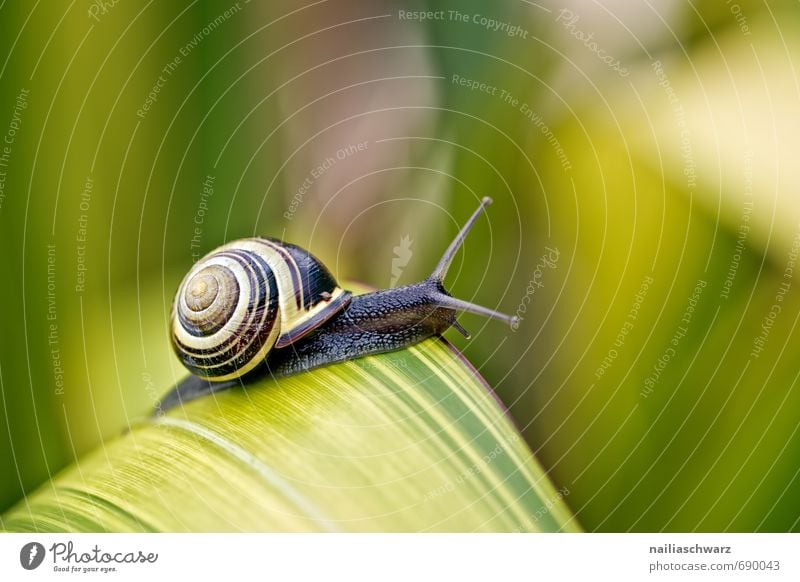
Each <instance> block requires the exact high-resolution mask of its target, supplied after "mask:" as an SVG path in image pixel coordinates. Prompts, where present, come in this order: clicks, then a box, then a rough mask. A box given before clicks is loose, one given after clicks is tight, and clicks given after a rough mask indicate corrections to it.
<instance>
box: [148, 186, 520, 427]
mask: <svg viewBox="0 0 800 582" xmlns="http://www.w3.org/2000/svg"><path fill="white" fill-rule="evenodd" d="M490 203H491V199H490V198H488V197H487V198H484V199H483V200H482V201H481V205H480V207H479V208H478V209H477V210H476V211H475V212H474V213H473V214H472V216H471V217H470V219H469V220H468V221H467V223H466V224H465V225H464V227H463V228H462V229H461V231H460V232H459V233H458V235H457V236H456V238H455V239H454V240H453V242H452V243H451V244H450V246H449V247H448V249H447V250H446V251H445V253H444V255H443V256H442V258H441V259H440V260H439V263H438V265H437V266H436V268H435V269H434V271H433V273H432V274H431V275H430V276H429V277H428V278H427V279H425V280H424V281H421V282H419V283H414V284H412V285H405V286H403V287H398V288H395V289H385V290H382V291H375V292H373V293H366V294H364V295H357V296H355V297H354V296H352V294H351V293H350V292H349V291H345V290H344V289H342V288H341V287H339V285H338V283H337V282H336V280H335V279H334V277H333V275H331V273H330V271H328V269H327V268H325V265H323V264H322V263H321V262H320V261H319V260H318V259H317V258H316V257H314V256H313V255H312V254H310V253H309V252H308V251H306V250H304V249H302V248H300V247H298V246H295V245H292V244H287V243H284V242H282V241H279V240H275V239H266V238H246V239H241V240H236V241H233V242H230V243H228V244H225V245H223V246H221V247H219V248H218V249H216V250H215V251H213V252H211V253H210V254H208V255H206V256H205V257H203V258H202V259H201V260H199V261H198V262H197V263H196V264H195V265H194V267H192V269H191V270H190V271H189V273H188V274H187V275H186V277H184V279H183V281H182V282H181V284H180V286H179V288H178V293H177V295H176V297H175V302H174V304H173V308H172V315H171V336H172V337H171V339H172V345H173V347H174V349H175V353H176V354H177V355H178V358H179V359H180V360H181V362H182V363H183V365H184V366H186V368H187V369H188V370H189V371H190V372H191V373H192V375H190V376H189V377H187V378H186V379H184V380H183V381H181V382H180V383H179V384H178V385H177V386H176V387H175V388H174V389H173V390H172V391H171V392H170V393H169V394H168V395H167V396H166V397H165V398H164V400H162V402H161V403H160V405H159V406H158V407H157V409H156V411H157V412H160V411H163V410H165V409H168V408H170V407H172V406H175V405H177V404H181V403H185V402H187V401H189V400H191V399H193V398H197V397H198V396H202V395H203V394H208V393H210V392H216V391H218V390H222V389H224V388H228V387H230V386H232V385H234V384H237V383H240V382H244V381H245V379H246V378H247V377H248V376H251V375H254V374H263V373H268V374H271V375H273V376H288V375H290V374H295V373H298V372H303V371H306V370H310V369H313V368H317V367H319V366H325V365H328V364H333V363H336V362H342V361H345V360H350V359H354V358H358V357H361V356H366V355H369V354H378V353H382V352H387V351H391V350H396V349H400V348H403V347H407V346H410V345H413V344H415V343H417V342H420V341H422V340H424V339H426V338H429V337H431V336H436V335H441V334H442V333H444V331H445V330H447V329H448V328H450V327H454V328H455V329H457V330H458V331H460V332H461V333H462V334H464V335H465V336H466V337H469V334H468V333H467V332H466V330H465V329H464V328H463V327H461V325H460V324H459V323H458V322H457V321H456V313H458V312H462V311H468V312H471V313H477V314H480V315H484V316H487V317H492V318H496V319H500V320H503V321H505V322H507V323H509V324H511V326H512V327H514V326H515V325H516V323H517V321H518V319H517V318H516V317H509V316H507V315H503V314H502V313H499V312H497V311H494V310H491V309H488V308H486V307H481V306H480V305H475V304H473V303H469V302H467V301H462V300H460V299H456V298H454V297H452V296H451V295H450V294H449V293H448V292H447V290H446V289H445V287H444V277H445V275H446V274H447V270H448V268H449V267H450V265H451V263H452V262H453V258H454V257H455V254H456V252H457V251H458V249H459V248H460V246H461V245H462V243H463V242H464V239H465V238H466V236H467V233H468V232H469V231H470V229H471V228H472V226H473V225H474V224H475V221H476V220H477V219H478V216H479V215H480V213H481V211H482V210H483V209H484V208H485V207H486V206H488V205H489V204H490Z"/></svg>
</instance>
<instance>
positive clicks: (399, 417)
mask: <svg viewBox="0 0 800 582" xmlns="http://www.w3.org/2000/svg"><path fill="white" fill-rule="evenodd" d="M568 493H569V491H568V490H566V489H562V490H556V489H555V487H554V486H553V485H552V484H551V483H550V482H549V481H548V479H547V477H546V475H545V474H544V472H543V470H542V469H541V467H540V466H539V464H538V462H537V461H536V460H535V459H534V457H533V455H532V454H531V452H530V450H529V449H528V447H527V445H526V444H525V442H524V441H523V440H522V438H521V437H520V436H519V433H518V431H517V429H516V428H515V427H514V426H513V424H512V422H511V421H510V419H509V417H508V416H507V414H506V413H505V411H504V409H503V408H502V406H501V405H500V404H499V403H498V401H497V400H495V398H494V397H493V394H492V392H491V389H490V388H489V387H488V386H487V385H486V384H485V383H484V381H483V380H482V378H480V377H479V376H478V374H477V372H476V371H475V370H474V369H472V368H471V366H469V364H468V363H466V362H465V361H464V360H463V359H462V358H460V357H459V355H458V353H457V352H456V351H455V350H453V349H452V348H450V347H449V345H448V344H446V343H445V342H443V341H438V340H428V341H426V342H424V343H422V344H420V345H418V346H416V347H412V348H409V349H407V350H403V351H400V352H394V353H390V354H384V355H381V356H374V357H367V358H363V359H360V360H357V361H354V362H347V363H345V364H340V365H336V366H330V367H327V368H322V369H319V370H315V371H313V372H310V373H305V374H301V375H298V376H294V377H290V378H284V379H280V380H272V379H264V380H262V381H260V382H258V383H256V384H254V385H252V386H249V387H248V388H247V389H246V390H244V389H233V390H228V391H226V392H222V393H219V394H217V395H213V396H209V397H205V398H201V399H198V400H195V401H193V402H190V403H188V404H187V405H186V406H185V407H183V408H178V409H173V410H170V411H169V412H168V413H167V414H165V415H162V416H160V417H153V418H148V419H143V420H142V421H141V422H139V423H136V424H135V425H134V426H132V427H131V430H130V431H128V432H127V433H126V434H124V435H122V436H120V437H118V438H116V439H115V440H113V441H111V442H108V443H106V444H105V445H104V446H103V447H101V448H100V449H98V450H96V451H94V452H93V453H92V454H90V455H88V456H87V457H86V458H84V459H82V460H81V461H80V462H79V463H78V464H77V465H75V466H74V467H71V468H69V469H67V470H65V471H64V472H63V473H61V474H59V475H57V476H56V477H55V478H54V479H53V480H52V481H51V482H50V483H48V484H46V485H44V486H43V487H42V488H41V489H39V490H38V491H37V492H35V493H34V494H32V495H30V496H29V497H28V498H26V499H24V500H23V501H22V502H21V503H20V504H18V505H17V506H16V507H15V508H13V509H12V510H11V511H9V512H8V513H7V514H6V515H5V516H3V520H2V525H3V527H4V528H5V529H6V530H10V531H64V530H67V531H114V532H118V531H231V530H240V531H296V530H301V531H307V530H311V531H515V530H521V531H531V530H533V531H575V530H577V528H578V526H577V524H576V523H575V521H574V518H573V517H572V516H571V515H570V513H569V511H568V510H567V508H566V505H565V503H564V501H563V497H564V496H565V495H567V494H568Z"/></svg>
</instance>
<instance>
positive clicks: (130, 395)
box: [0, 0, 800, 531]
mask: <svg viewBox="0 0 800 582" xmlns="http://www.w3.org/2000/svg"><path fill="white" fill-rule="evenodd" d="M426 11H427V12H428V14H427V17H425V18H423V17H422V15H421V14H420V12H422V13H425V12H426ZM0 30H2V34H0V47H2V48H1V49H0V67H1V68H0V81H1V82H0V133H2V134H3V138H2V139H3V140H4V141H3V143H0V172H2V173H1V174H0V187H1V188H2V189H1V190H0V245H1V246H0V248H2V250H1V251H0V257H2V266H3V268H4V270H5V276H4V284H3V285H2V287H0V297H2V304H3V309H2V310H0V330H1V332H0V395H1V396H2V400H1V404H0V406H2V412H3V414H2V415H0V423H2V427H0V475H2V481H0V511H2V510H4V509H6V508H8V507H9V506H10V505H12V504H13V503H14V502H15V501H17V500H19V499H20V498H21V497H22V495H23V494H24V493H25V492H27V491H30V490H32V489H33V488H35V487H36V486H37V485H39V484H41V483H42V482H45V481H46V480H47V479H48V477H49V476H50V475H53V474H54V473H56V472H57V471H58V470H59V469H61V468H63V467H64V466H66V465H68V464H69V463H71V462H72V461H73V460H74V458H75V457H76V456H80V455H81V454H83V453H85V452H87V451H88V450H90V449H92V448H94V447H96V446H97V445H98V443H100V442H101V441H102V440H103V439H104V438H107V437H109V436H111V435H115V434H117V433H119V432H120V431H121V430H123V429H124V428H125V427H126V426H127V425H128V424H129V423H130V422H132V421H133V420H134V419H136V418H138V417H141V416H142V415H144V414H146V413H147V412H148V410H149V409H150V407H151V406H152V405H153V403H154V401H155V400H156V399H157V398H158V397H159V396H160V395H162V394H163V393H164V392H166V391H167V390H168V389H169V387H170V386H171V385H173V384H174V383H175V382H176V381H177V380H178V379H180V378H181V377H182V376H183V375H184V372H182V370H181V369H180V368H179V366H178V364H177V363H176V361H175V360H174V358H173V356H172V353H171V351H170V348H169V346H168V341H167V333H166V329H167V319H168V315H169V309H170V303H171V301H172V295H173V293H174V290H175V288H176V287H177V284H178V283H179V281H180V279H181V278H182V276H183V274H184V273H185V272H186V271H187V269H188V268H189V267H190V266H191V264H192V262H193V260H196V259H197V258H198V257H199V256H201V255H202V254H204V253H206V252H208V251H210V250H212V249H213V248H214V247H216V246H218V245H219V244H221V243H223V242H225V241H227V240H232V239H235V238H240V237H244V236H251V235H253V234H261V235H264V236H277V237H281V238H284V239H286V240H288V241H291V242H293V243H296V244H300V245H301V246H304V247H306V248H308V249H309V250H311V251H312V252H313V253H315V254H316V255H317V256H319V257H320V258H321V259H322V260H323V261H324V262H325V263H326V264H327V265H329V267H330V268H331V269H332V271H333V272H334V273H335V274H336V275H337V277H338V278H339V279H340V280H343V281H358V282H363V283H366V284H368V285H372V286H375V287H387V286H390V285H401V284H405V283H410V282H413V281H414V280H417V279H419V278H422V277H424V276H425V275H426V274H427V273H428V272H429V271H430V270H431V269H432V268H433V266H434V265H435V263H436V261H437V260H438V257H439V256H440V254H441V252H442V251H443V250H444V248H445V247H446V245H447V244H448V242H449V240H450V238H451V237H452V236H453V235H454V233H455V232H456V230H457V228H458V226H459V225H460V224H461V223H463V221H464V220H465V218H466V217H467V216H468V214H469V213H470V212H471V211H472V210H473V209H474V207H475V206H476V204H477V201H478V200H479V199H480V197H482V196H483V195H486V194H490V195H492V196H493V198H494V199H495V204H494V205H493V206H492V207H491V208H490V209H489V212H488V216H487V217H486V219H481V221H480V222H479V223H478V225H477V227H476V230H475V233H474V234H473V235H471V237H470V239H469V240H468V241H467V244H466V247H465V250H464V252H463V253H462V255H461V258H460V259H459V262H457V264H456V266H455V268H454V269H453V272H452V273H451V275H450V276H449V278H448V285H449V287H450V289H451V291H452V292H453V294H454V295H456V296H458V297H462V298H465V299H468V300H472V301H476V302H479V303H481V304H484V305H488V306H490V307H494V308H497V309H501V310H503V311H506V312H508V313H515V312H516V313H517V314H519V315H520V316H522V317H523V320H522V324H521V325H520V327H519V329H518V330H517V331H509V330H508V329H506V328H504V327H503V326H502V325H500V324H498V323H496V322H487V321H484V320H482V319H480V318H478V317H475V316H470V315H465V316H463V317H462V318H461V322H462V323H463V324H464V325H465V327H467V328H468V329H469V330H470V331H471V332H472V333H473V338H472V339H471V340H469V341H465V340H463V339H462V338H460V336H458V335H457V334H453V335H452V337H451V335H450V334H451V333H452V332H449V333H448V337H449V338H450V339H452V341H453V342H454V343H455V344H456V345H457V346H458V347H459V348H462V349H463V350H464V352H465V353H466V354H467V356H468V357H469V359H470V360H471V361H472V362H473V363H474V364H475V365H476V367H477V368H478V369H479V370H480V371H481V373H482V374H483V375H484V376H485V377H486V378H487V379H488V381H489V383H490V384H492V385H493V386H494V387H495V389H496V391H497V393H498V395H499V397H500V398H501V399H502V400H503V402H504V403H505V404H506V405H507V406H508V407H509V409H510V411H511V414H512V415H513V417H514V419H515V420H516V422H517V423H518V425H519V426H520V428H521V430H522V431H523V434H524V436H525V438H526V440H527V441H528V443H529V445H530V446H531V448H532V449H533V451H534V452H535V453H536V454H537V456H538V457H539V459H540V460H541V461H542V462H543V463H544V465H545V467H546V468H547V469H548V471H549V474H550V476H551V478H552V479H553V481H554V483H555V484H556V486H557V487H566V488H567V489H568V490H569V491H570V494H569V496H568V497H566V499H565V501H566V502H567V504H568V505H569V506H570V507H571V508H572V510H573V511H574V512H575V513H576V515H577V518H578V521H579V522H580V523H581V525H582V526H583V527H584V528H585V529H586V530H589V531H594V530H598V531H629V530H631V531H661V530H664V531H693V530H698V531H788V530H792V531H797V530H800V479H798V476H800V435H798V434H797V431H798V421H799V420H800V419H799V418H798V417H800V388H798V386H797V383H798V374H799V373H800V367H798V365H797V357H796V354H797V353H798V348H799V347H800V340H799V339H798V338H800V336H798V334H797V333H795V330H796V326H797V324H798V317H800V293H799V292H798V291H799V289H798V287H800V284H799V281H798V276H800V267H799V266H798V265H796V263H795V261H796V260H797V256H798V249H800V198H798V195H797V192H798V187H800V168H798V164H797V161H796V159H795V158H796V152H797V149H798V141H799V140H798V135H800V78H799V77H800V76H799V75H798V71H797V67H796V66H795V62H794V61H793V57H796V55H798V54H800V41H799V40H798V38H800V37H799V36H798V35H799V34H800V9H798V5H797V3H796V2H788V1H787V2H770V3H769V4H767V3H766V2H756V1H749V0H740V1H738V2H737V3H721V2H711V1H700V2H692V3H689V2H686V1H685V0H679V1H667V2H660V3H657V4H655V5H651V3H641V4H640V3H626V2H622V1H621V0H616V1H610V2H604V3H595V2H588V1H579V0H568V1H566V2H564V3H562V4H556V3H552V2H528V1H527V0H505V1H503V2H489V1H484V2H478V1H466V2H465V1H463V0H462V1H460V2H454V1H453V2H446V1H444V2H433V1H432V0H431V1H430V2H427V3H426V2H390V1H376V2H369V3H367V2H355V1H335V0H328V1H325V0H322V1H318V2H314V3H309V4H302V3H290V2H269V3H261V2H256V1H252V2H246V1H244V0H240V1H239V2H202V1H195V2H188V3H163V2H162V3H155V2H150V3H146V4H141V3H134V2H128V1H126V0H118V1H116V2H99V1H98V2H88V1H82V2H72V3H50V4H48V5H47V6H46V7H45V6H44V5H43V4H41V3H21V2H8V3H3V4H0ZM359 144H361V145H360V146H359Z"/></svg>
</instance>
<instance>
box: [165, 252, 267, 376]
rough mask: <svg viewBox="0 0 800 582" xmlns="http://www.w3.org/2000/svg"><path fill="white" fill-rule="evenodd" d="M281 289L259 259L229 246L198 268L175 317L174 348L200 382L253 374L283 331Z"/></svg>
mask: <svg viewBox="0 0 800 582" xmlns="http://www.w3.org/2000/svg"><path fill="white" fill-rule="evenodd" d="M278 302H279V297H278V287H277V284H276V280H275V274H274V272H273V269H272V267H271V266H270V264H269V263H268V262H267V261H266V260H265V259H264V258H263V257H262V256H260V255H259V254H258V253H256V252H253V251H252V250H247V249H237V248H231V247H230V245H226V247H222V248H221V249H219V250H218V251H216V252H213V253H211V254H209V255H207V256H206V257H204V258H203V259H201V260H200V261H198V263H197V264H196V265H195V266H194V268H193V269H192V270H191V271H190V272H189V274H188V275H186V277H185V278H184V280H183V282H182V283H181V285H180V287H179V289H178V294H177V297H176V300H175V305H174V307H173V312H172V322H171V323H172V325H171V328H172V343H173V347H174V348H175V353H176V354H177V355H178V357H179V358H180V360H181V361H182V363H183V364H184V365H185V366H186V367H187V368H188V369H189V370H190V371H191V372H192V373H193V374H195V375H196V376H200V377H202V378H209V379H211V380H218V381H222V380H228V379H231V378H236V377H238V376H241V375H243V374H245V373H247V372H249V371H250V370H252V369H253V368H255V367H256V366H257V365H258V364H259V363H260V362H261V361H262V360H263V359H264V357H265V355H266V353H267V352H268V351H269V350H270V349H271V348H272V346H273V345H274V343H275V340H276V339H277V337H278V334H279V331H280V310H279V308H278Z"/></svg>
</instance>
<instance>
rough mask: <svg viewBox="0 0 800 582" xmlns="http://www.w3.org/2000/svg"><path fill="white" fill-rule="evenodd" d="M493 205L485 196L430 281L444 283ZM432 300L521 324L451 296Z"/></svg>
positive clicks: (442, 304) (450, 307)
mask: <svg viewBox="0 0 800 582" xmlns="http://www.w3.org/2000/svg"><path fill="white" fill-rule="evenodd" d="M491 203H492V199H491V198H489V197H488V196H485V197H484V198H483V200H481V205H480V206H479V207H478V209H477V210H476V211H475V212H473V213H472V216H470V217H469V220H468V221H467V222H466V224H465V225H464V226H463V227H462V228H461V230H460V231H459V233H458V234H457V235H456V238H454V239H453V242H451V243H450V246H449V247H447V250H446V251H445V252H444V255H442V258H441V259H440V260H439V264H438V265H436V268H435V269H434V270H433V273H431V275H430V277H428V279H429V280H431V281H434V282H436V283H440V284H442V283H443V282H444V278H445V277H446V276H447V271H448V269H450V265H452V264H453V259H455V256H456V253H457V252H458V249H460V248H461V245H463V244H464V240H466V238H467V235H468V234H469V231H471V230H472V227H473V226H474V225H475V222H476V221H477V220H478V217H479V216H480V215H481V212H483V210H484V209H485V208H486V207H487V206H489V205H490V204H491ZM431 298H432V299H435V300H436V302H437V304H438V305H440V306H441V307H446V308H448V309H452V310H454V311H467V312H469V313H475V314H477V315H483V316H485V317H491V318H493V319H499V320H500V321H504V322H506V323H507V324H508V325H510V326H511V327H514V326H516V325H517V323H519V318H518V317H516V316H512V315H506V314H504V313H500V312H499V311H495V310H494V309H489V308H488V307H483V306H481V305H475V304H474V303H470V302H468V301H463V300H461V299H456V298H455V297H451V296H450V295H446V294H444V293H435V292H434V293H431ZM458 328H460V329H459V331H461V333H465V331H466V330H464V328H462V327H461V326H458V327H457V329H458ZM462 330H463V331H462Z"/></svg>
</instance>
